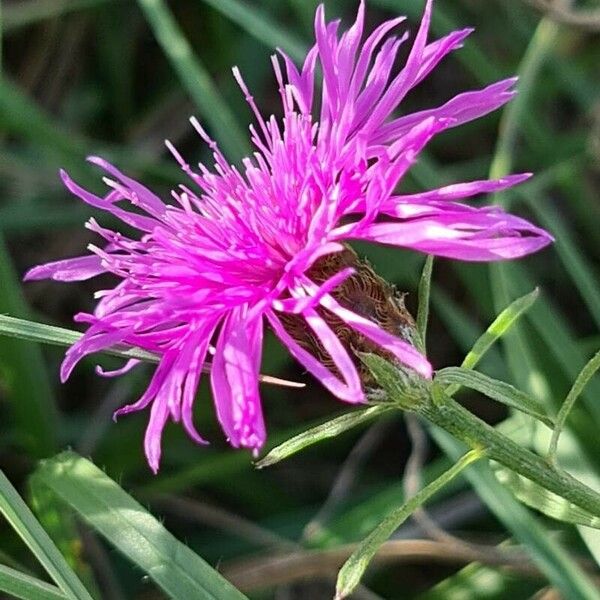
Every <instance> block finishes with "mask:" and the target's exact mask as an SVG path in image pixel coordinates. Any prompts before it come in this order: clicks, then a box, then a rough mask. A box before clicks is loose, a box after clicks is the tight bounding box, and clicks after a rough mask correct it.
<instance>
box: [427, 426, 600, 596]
mask: <svg viewBox="0 0 600 600" xmlns="http://www.w3.org/2000/svg"><path fill="white" fill-rule="evenodd" d="M430 432H431V434H432V436H433V438H434V439H435V441H436V442H437V444H438V445H439V446H440V447H441V448H442V449H443V450H444V451H445V452H446V454H448V455H449V456H450V457H451V458H452V459H453V460H458V458H459V457H460V456H461V455H462V454H463V452H464V447H463V445H462V444H461V443H460V442H458V441H456V440H455V439H454V438H453V437H452V436H451V435H450V434H448V433H446V432H445V431H442V430H441V429H439V428H437V427H431V428H430ZM465 476H466V477H467V479H469V481H470V482H471V484H472V485H473V487H474V488H475V490H476V491H477V494H478V495H479V497H480V498H481V499H482V500H483V501H484V502H485V504H486V505H487V506H488V508H489V509H490V510H491V511H492V513H493V514H494V515H495V516H496V518H497V519H498V520H499V521H500V522H501V523H502V524H503V525H504V526H505V527H506V528H507V529H508V530H509V531H510V532H511V533H512V535H513V536H514V537H515V539H517V540H519V541H520V542H521V543H523V544H525V545H526V546H527V547H528V548H529V551H530V556H531V559H532V560H533V561H534V562H535V563H536V564H537V565H538V567H539V568H540V570H541V571H542V572H543V573H544V574H545V575H546V577H548V580H549V581H550V582H552V584H553V585H554V586H556V587H557V588H558V590H560V591H561V593H562V594H563V595H564V597H565V598H572V599H573V600H583V599H586V600H598V599H600V592H598V590H597V588H596V586H595V585H594V584H593V583H592V582H591V581H590V580H589V578H588V577H587V575H585V573H583V572H582V570H581V569H580V567H579V566H578V565H577V564H576V563H575V562H574V561H573V559H572V558H571V557H570V556H569V555H568V554H567V552H566V551H565V550H564V549H563V548H562V547H561V546H560V544H559V543H558V542H557V541H556V540H555V539H554V538H553V537H552V536H551V535H550V532H549V531H547V530H546V529H545V528H544V527H543V525H542V524H541V523H540V522H539V521H538V520H537V519H535V518H534V517H533V516H532V515H531V514H530V513H529V512H528V510H527V509H526V508H525V507H524V506H522V505H521V504H519V502H518V501H517V500H515V498H514V497H513V496H512V494H511V493H510V492H509V491H508V490H507V489H505V488H504V487H503V486H502V485H501V484H500V483H499V482H498V481H497V480H496V477H495V475H494V473H493V472H492V470H491V468H490V467H489V466H487V465H485V464H483V463H479V464H476V465H473V466H472V467H471V468H470V469H469V470H468V471H465Z"/></svg>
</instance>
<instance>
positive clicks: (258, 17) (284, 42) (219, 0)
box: [203, 0, 308, 63]
mask: <svg viewBox="0 0 600 600" xmlns="http://www.w3.org/2000/svg"><path fill="white" fill-rule="evenodd" d="M203 1H204V2H205V3H206V4H209V5H210V6H212V7H213V8H214V9H216V10H218V11H219V12H221V13H223V14H224V15H225V16H226V17H227V18H228V19H230V20H231V21H233V22H234V23H237V24H238V25H239V26H240V27H241V28H242V29H244V30H245V31H247V32H248V33H249V34H250V35H252V36H253V37H254V38H255V39H257V40H258V41H259V42H262V43H263V44H264V45H265V46H267V47H268V48H269V49H271V50H275V48H281V49H282V50H284V51H285V52H286V53H287V54H289V56H290V58H292V59H293V60H295V61H297V62H299V63H303V62H304V58H305V57H306V52H307V47H308V44H305V43H304V42H303V41H302V40H301V39H300V38H298V36H297V35H296V34H295V32H294V31H290V30H287V29H285V28H284V27H283V26H282V25H281V23H275V22H274V21H272V20H271V18H270V17H269V15H268V14H266V13H264V12H263V11H261V10H260V9H259V8H258V7H257V6H255V5H252V4H246V3H243V2H239V1H238V0H203Z"/></svg>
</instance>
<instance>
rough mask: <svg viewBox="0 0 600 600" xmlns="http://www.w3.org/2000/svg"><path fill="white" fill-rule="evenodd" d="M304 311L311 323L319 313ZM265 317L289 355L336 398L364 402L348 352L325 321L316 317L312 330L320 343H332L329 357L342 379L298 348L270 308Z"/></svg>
mask: <svg viewBox="0 0 600 600" xmlns="http://www.w3.org/2000/svg"><path fill="white" fill-rule="evenodd" d="M308 313H309V317H310V318H311V320H312V325H313V327H315V324H316V321H317V320H318V319H320V317H318V315H317V314H316V313H315V312H314V311H308ZM266 317H267V319H268V320H269V323H270V325H271V327H272V328H273V331H274V332H275V335H277V337H278V338H279V339H280V340H281V342H282V343H283V344H284V345H285V346H286V347H287V349H288V350H289V352H290V353H291V354H292V356H293V357H294V358H295V359H296V360H297V361H298V362H299V363H301V364H302V365H303V366H304V367H305V368H306V370H307V371H309V372H310V373H312V375H314V376H315V377H316V378H317V379H318V380H319V381H320V382H321V383H322V384H323V385H324V386H325V387H326V388H327V389H328V390H329V391H330V392H331V393H332V394H333V395H334V396H337V397H338V398H339V399H340V400H344V401H346V402H351V403H353V404H355V403H358V402H364V400H365V395H364V392H363V390H362V387H361V383H360V378H359V376H358V371H357V370H356V367H355V365H354V363H353V362H352V360H351V358H350V357H349V356H348V352H347V350H346V349H345V348H344V347H343V345H342V344H341V342H340V341H339V340H338V339H337V338H336V337H335V334H334V333H333V331H331V329H330V328H329V327H328V325H327V324H326V323H325V321H323V320H322V319H320V320H321V321H322V322H321V323H319V327H315V328H314V329H313V331H315V329H316V330H317V331H318V332H319V335H320V336H322V337H323V336H324V337H325V338H326V341H325V342H323V339H322V337H321V338H319V339H320V341H321V342H322V344H323V346H324V347H325V345H327V346H329V347H333V346H335V350H334V354H335V358H334V357H333V356H332V358H334V360H336V359H337V361H339V364H338V362H336V366H337V368H338V371H340V373H341V375H342V377H343V381H342V380H340V379H339V378H338V377H337V376H336V375H334V374H333V373H332V372H331V371H330V370H329V369H328V368H327V367H325V365H323V363H321V362H320V361H319V360H317V359H316V358H315V357H314V356H313V355H312V354H310V353H309V352H307V351H306V350H304V348H302V346H300V345H299V344H298V342H296V340H294V338H292V336H291V335H290V334H289V333H288V332H287V331H286V330H285V328H284V327H283V325H282V323H281V321H280V320H279V319H278V318H277V316H276V315H275V313H274V312H267V313H266ZM317 331H315V333H317ZM330 354H331V353H330Z"/></svg>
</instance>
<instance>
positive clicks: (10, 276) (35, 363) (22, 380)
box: [0, 90, 61, 458]
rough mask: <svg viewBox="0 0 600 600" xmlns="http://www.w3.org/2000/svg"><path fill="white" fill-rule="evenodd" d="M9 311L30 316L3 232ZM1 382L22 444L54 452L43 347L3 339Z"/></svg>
mask: <svg viewBox="0 0 600 600" xmlns="http://www.w3.org/2000/svg"><path fill="white" fill-rule="evenodd" d="M3 93H4V90H3V91H2V93H0V96H2V94H3ZM5 312H9V313H12V314H16V315H20V316H22V317H27V316H28V307H27V302H26V301H25V298H24V296H23V293H22V291H21V288H20V285H19V279H18V276H17V273H16V272H15V269H14V268H13V264H12V260H11V257H10V255H9V253H8V249H7V248H6V245H5V243H4V236H3V235H2V233H1V232H0V315H1V314H2V313H5ZM0 382H1V383H2V387H3V388H4V389H5V390H6V393H7V395H8V399H9V402H8V409H9V410H10V411H11V413H12V414H11V416H12V418H13V422H14V424H15V425H16V429H17V430H18V431H19V433H20V435H22V436H23V439H22V440H19V441H20V443H21V445H22V447H24V448H25V449H26V450H27V451H28V452H29V453H30V454H31V455H32V456H34V457H35V458H42V457H45V456H49V455H51V454H54V453H55V452H56V451H57V446H58V441H57V432H58V431H60V430H61V428H60V427H59V426H58V424H59V413H58V410H57V408H56V403H55V400H54V396H53V393H52V388H51V386H50V383H49V378H48V374H47V370H46V365H45V364H44V357H43V356H42V352H41V350H40V348H39V347H38V346H36V345H35V344H30V343H27V342H22V341H15V340H8V339H6V340H0Z"/></svg>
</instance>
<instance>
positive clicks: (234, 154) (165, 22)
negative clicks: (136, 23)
mask: <svg viewBox="0 0 600 600" xmlns="http://www.w3.org/2000/svg"><path fill="white" fill-rule="evenodd" d="M138 4H139V6H140V8H141V9H142V11H143V13H144V15H145V16H146V20H147V21H148V24H149V25H150V27H151V29H152V31H153V32H154V35H155V37H156V40H157V42H158V43H159V45H160V46H161V48H162V50H163V52H164V54H165V56H166V57H167V58H168V60H169V61H170V63H171V65H172V66H173V68H174V69H175V71H176V72H177V75H178V76H179V79H180V81H181V84H182V85H183V87H184V88H185V89H186V90H187V92H188V93H189V95H190V96H191V98H192V99H193V100H194V102H195V103H196V106H197V107H198V109H199V110H200V112H201V114H202V116H203V117H204V118H205V119H206V121H207V122H208V123H209V124H210V126H211V127H212V128H213V130H214V131H213V136H214V137H215V138H216V139H217V140H218V141H219V142H220V144H221V145H222V147H223V149H224V150H225V151H226V152H227V153H228V154H229V156H230V157H231V159H232V160H238V159H240V158H242V157H243V156H244V155H246V154H248V150H249V146H248V141H247V137H246V136H245V135H244V134H243V133H242V131H241V129H240V128H239V126H238V124H237V122H236V120H235V117H234V115H233V114H232V112H231V110H230V109H229V107H228V106H227V104H226V102H225V100H224V99H223V98H222V97H221V94H220V93H219V91H218V89H217V88H216V86H215V84H214V82H213V81H212V79H211V77H210V74H209V73H208V71H207V70H206V67H205V66H204V65H203V64H202V62H201V61H200V60H199V59H198V57H197V56H195V55H194V53H193V51H192V48H191V46H190V43H189V42H188V40H187V39H186V38H185V36H184V35H183V32H182V31H181V29H180V28H179V26H178V25H177V22H176V21H175V18H174V16H173V14H172V13H171V11H170V10H169V8H168V6H167V4H165V2H163V1H162V0H138Z"/></svg>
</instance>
